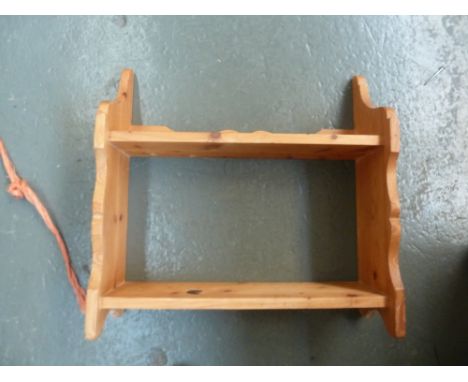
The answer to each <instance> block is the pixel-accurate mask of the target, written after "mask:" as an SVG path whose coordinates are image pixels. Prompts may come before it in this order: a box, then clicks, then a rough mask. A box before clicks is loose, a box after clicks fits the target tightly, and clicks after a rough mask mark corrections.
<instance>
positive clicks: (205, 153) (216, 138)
mask: <svg viewBox="0 0 468 382" xmlns="http://www.w3.org/2000/svg"><path fill="white" fill-rule="evenodd" d="M132 106H133V72H132V71H131V70H130V69H126V70H124V71H123V72H122V75H121V80H120V86H119V90H118V95H117V98H116V99H115V100H113V101H111V102H107V101H106V102H102V103H101V104H100V106H99V109H98V112H97V115H96V126H95V134H94V149H95V153H96V184H95V190H94V196H93V216H92V228H91V235H92V247H93V261H92V270H91V276H90V279H89V283H88V290H87V306H86V319H85V337H86V338H87V339H90V340H91V339H95V338H97V337H98V336H99V335H100V333H101V331H102V328H103V326H104V322H105V319H106V316H107V314H108V312H109V311H110V310H117V311H119V310H122V309H171V310H173V309H197V310H200V309H223V310H241V309H350V308H353V309H360V311H361V313H362V314H365V315H367V314H368V313H370V312H372V311H378V312H379V313H380V314H381V316H382V318H383V321H384V323H385V326H386V328H387V330H388V332H389V333H390V334H391V335H392V336H394V337H404V336H405V330H406V329H405V327H406V322H405V321H406V314H405V298H404V288H403V284H402V281H401V277H400V269H399V242H400V220H399V215H400V209H399V200H398V190H397V182H396V162H397V157H398V152H399V126H398V119H397V117H396V114H395V112H394V111H393V109H390V108H374V107H373V106H372V104H371V101H370V97H369V93H368V88H367V83H366V81H365V79H364V78H363V77H354V78H353V112H354V129H353V130H321V131H320V132H318V133H315V134H286V133H270V132H266V131H255V132H252V133H241V132H237V131H233V130H223V131H219V132H177V131H173V130H171V129H169V128H168V127H165V126H136V125H133V124H132ZM132 156H154V157H190V158H191V157H223V158H278V159H333V160H354V161H355V173H356V220H357V222H356V223H357V253H358V280H357V281H355V282H326V283H322V282H320V283H317V282H310V283H308V282H306V283H303V282H302V283H297V282H290V283H284V282H281V283H271V282H267V283H256V282H238V283H233V282H149V281H148V282H130V281H126V280H125V267H126V255H127V254H126V249H127V222H128V180H129V161H130V157H132Z"/></svg>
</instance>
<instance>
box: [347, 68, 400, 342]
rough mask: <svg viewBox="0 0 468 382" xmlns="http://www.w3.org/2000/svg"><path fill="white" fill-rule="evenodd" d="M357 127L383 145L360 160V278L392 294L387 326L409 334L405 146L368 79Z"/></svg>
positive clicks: (356, 92)
mask: <svg viewBox="0 0 468 382" xmlns="http://www.w3.org/2000/svg"><path fill="white" fill-rule="evenodd" d="M353 112H354V125H355V131H356V132H357V133H359V134H379V135H380V137H381V143H382V146H381V147H380V148H379V149H377V150H374V151H373V152H371V153H369V154H367V155H365V156H363V157H360V158H357V160H356V164H355V167H356V171H355V173H356V215H357V244H358V248H357V249H358V265H359V266H358V268H359V280H360V281H361V282H362V283H363V284H365V285H368V286H369V287H371V288H375V289H376V290H378V291H380V292H381V293H383V294H385V295H386V296H387V297H388V307H386V308H384V309H380V310H379V312H380V313H381V315H382V317H383V319H384V322H385V325H386V327H387V330H388V331H389V332H390V334H391V335H393V336H395V337H404V336H405V333H406V314H405V297H404V288H403V283H402V280H401V276H400V267H399V244H400V204H399V198H398V188H397V173H396V164H397V158H398V153H399V150H400V137H399V126H398V119H397V117H396V113H395V111H394V110H393V109H390V108H374V107H373V106H372V103H371V101H370V97H369V91H368V87H367V83H366V80H365V79H364V78H362V77H355V78H354V79H353Z"/></svg>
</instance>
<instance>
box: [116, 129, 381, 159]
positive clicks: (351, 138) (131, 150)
mask: <svg viewBox="0 0 468 382" xmlns="http://www.w3.org/2000/svg"><path fill="white" fill-rule="evenodd" d="M110 141H111V142H112V144H113V145H114V146H115V147H117V148H119V149H120V150H122V151H124V152H126V153H127V154H129V155H131V156H161V157H224V158H277V159H341V160H350V159H356V158H357V157H360V156H362V155H364V154H365V153H366V152H369V151H371V150H372V149H375V148H376V147H377V146H379V145H380V136H379V135H372V134H368V135H356V134H339V133H335V132H328V133H322V132H319V133H316V134H282V133H269V132H266V131H255V132H252V133H242V132H238V131H234V130H223V131H216V132H186V131H184V132H178V131H172V130H170V129H168V128H166V127H164V126H139V127H136V126H135V127H132V128H130V130H129V131H113V132H111V133H110Z"/></svg>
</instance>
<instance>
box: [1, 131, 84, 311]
mask: <svg viewBox="0 0 468 382" xmlns="http://www.w3.org/2000/svg"><path fill="white" fill-rule="evenodd" d="M0 156H1V157H2V160H3V167H4V168H5V172H6V173H7V175H8V178H9V179H10V185H9V186H8V189H7V191H8V193H9V194H10V195H12V196H13V197H14V198H16V199H26V200H27V201H28V202H29V203H31V204H32V205H33V206H34V207H35V208H36V210H37V212H38V213H39V215H40V216H41V218H42V220H43V221H44V224H45V225H46V227H47V228H48V229H49V231H50V232H52V235H54V237H55V240H56V241H57V244H58V246H59V249H60V252H61V253H62V257H63V262H64V263H65V268H66V270H67V277H68V281H69V283H70V285H71V287H72V289H73V292H74V293H75V296H76V300H77V302H78V305H79V306H80V310H81V312H82V313H84V312H85V308H86V292H85V290H84V289H83V287H82V286H81V285H80V282H79V281H78V278H77V277H76V274H75V271H74V270H73V266H72V264H71V260H70V255H69V253H68V249H67V246H66V244H65V241H64V240H63V238H62V235H61V234H60V231H59V230H58V229H57V226H56V225H55V224H54V221H53V220H52V218H51V217H50V214H49V212H48V211H47V209H46V207H45V206H44V204H43V203H42V201H41V200H40V199H39V197H38V196H37V194H36V193H35V192H34V190H33V189H32V188H31V186H30V185H29V184H28V182H26V181H25V180H24V179H22V178H20V177H19V176H18V174H17V173H16V171H15V166H14V165H13V162H12V161H11V159H10V157H9V156H8V152H7V150H6V148H5V146H4V144H3V141H2V140H1V139H0Z"/></svg>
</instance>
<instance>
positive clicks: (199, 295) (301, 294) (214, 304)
mask: <svg viewBox="0 0 468 382" xmlns="http://www.w3.org/2000/svg"><path fill="white" fill-rule="evenodd" d="M101 305H102V307H104V308H107V309H115V308H119V309H178V310H179V309H223V310H226V309H227V310H232V309H234V310H238V309H243V310H244V309H345V308H381V307H384V306H385V305H386V298H385V296H384V295H382V294H379V293H376V292H373V291H371V290H370V289H369V288H367V287H365V286H363V285H360V284H359V283H357V282H332V283H267V282H266V283H252V282H247V283H228V282H211V283H203V282H202V283H200V282H183V283H177V282H172V283H167V282H126V283H125V284H124V285H122V286H120V287H118V288H117V289H115V290H113V291H111V292H109V293H107V294H106V295H105V296H104V297H103V298H102V300H101Z"/></svg>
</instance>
